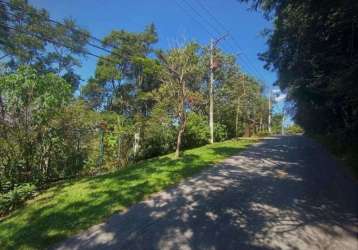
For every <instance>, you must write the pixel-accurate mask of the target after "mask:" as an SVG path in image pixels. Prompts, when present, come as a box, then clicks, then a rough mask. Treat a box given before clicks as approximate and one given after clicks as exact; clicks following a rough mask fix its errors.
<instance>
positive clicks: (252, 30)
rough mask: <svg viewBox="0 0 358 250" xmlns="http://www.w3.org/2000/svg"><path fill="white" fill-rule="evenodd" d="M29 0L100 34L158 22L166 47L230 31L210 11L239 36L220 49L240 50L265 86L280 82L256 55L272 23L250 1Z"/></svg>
mask: <svg viewBox="0 0 358 250" xmlns="http://www.w3.org/2000/svg"><path fill="white" fill-rule="evenodd" d="M30 3H31V4H33V5H34V6H35V7H38V8H45V9H46V10H47V11H49V13H50V15H51V17H52V18H54V19H56V20H62V19H63V18H65V17H71V18H73V19H74V20H75V21H76V22H77V24H78V25H79V26H81V27H82V28H85V29H87V30H89V31H90V32H91V33H92V35H94V36H96V37H98V38H103V37H104V36H106V35H107V34H109V33H110V32H111V31H112V30H114V29H117V30H119V29H125V30H128V31H134V32H139V31H142V30H143V29H144V27H145V26H146V25H147V24H149V23H152V22H153V23H154V24H155V25H156V27H157V32H158V35H159V42H158V44H157V45H156V46H157V47H160V48H164V49H166V48H170V47H172V46H173V44H174V43H176V42H183V41H188V40H195V41H197V42H200V43H201V44H208V43H209V41H210V38H211V37H214V38H215V37H218V36H220V35H222V34H225V33H226V31H225V30H224V29H223V28H222V26H220V25H218V24H217V23H216V22H215V21H214V20H215V19H213V18H212V16H210V15H209V14H208V12H207V11H209V12H210V13H211V14H212V15H213V16H215V17H216V19H217V20H218V21H219V22H220V23H221V24H223V26H224V27H225V28H226V30H228V31H230V34H231V35H232V36H233V37H234V39H235V40H236V42H234V41H233V40H232V39H230V38H227V39H225V40H224V41H223V42H221V43H220V44H219V47H220V48H222V49H223V50H224V51H226V52H231V53H234V54H238V53H239V55H238V63H239V64H240V65H241V66H242V68H243V70H244V71H246V72H247V73H250V74H251V75H255V76H256V77H258V78H260V79H262V80H264V81H265V85H266V86H271V85H272V83H273V82H274V81H275V80H276V74H275V73H274V72H269V71H266V70H265V69H263V62H261V61H260V60H258V58H257V54H258V53H259V52H262V51H265V49H266V45H265V39H264V38H263V37H262V36H261V35H260V32H261V31H262V30H263V29H264V28H270V27H271V24H270V23H269V22H268V21H267V20H265V19H264V18H263V16H262V15H261V13H257V12H255V11H251V10H249V6H248V5H246V4H242V3H239V2H238V1H237V0H225V1H223V0H171V1H168V0H151V1H148V0H147V1H145V0H117V1H116V0H76V1H74V0H61V1H52V0H51V1H50V0H30ZM203 6H204V7H205V8H204V7H203ZM93 52H95V53H97V54H100V53H101V52H99V51H95V50H93ZM96 60H97V58H94V57H91V56H88V58H87V59H84V60H83V62H82V65H83V67H81V68H80V69H79V71H78V72H79V73H80V74H81V77H82V78H83V79H88V78H89V76H90V75H91V74H93V72H94V69H95V64H96Z"/></svg>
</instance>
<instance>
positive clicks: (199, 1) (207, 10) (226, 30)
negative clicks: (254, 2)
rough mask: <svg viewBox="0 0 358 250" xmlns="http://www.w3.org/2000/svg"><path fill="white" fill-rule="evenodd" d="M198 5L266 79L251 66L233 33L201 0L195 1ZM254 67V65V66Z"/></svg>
mask: <svg viewBox="0 0 358 250" xmlns="http://www.w3.org/2000/svg"><path fill="white" fill-rule="evenodd" d="M195 1H196V2H197V3H198V5H200V7H201V8H202V9H203V10H204V11H205V12H206V13H207V14H208V15H209V16H210V17H211V18H212V19H213V20H214V22H215V23H216V25H217V26H218V27H220V28H221V29H223V30H224V31H225V32H227V33H228V34H229V36H230V38H231V40H232V42H233V44H234V45H236V47H238V49H239V50H240V52H241V54H242V55H243V56H244V57H245V59H246V60H247V62H248V64H249V65H250V67H251V68H252V69H253V70H254V71H255V72H256V74H257V75H259V76H260V77H261V78H263V79H264V77H263V76H262V75H261V74H260V73H259V71H258V70H257V69H256V67H255V66H251V64H252V63H251V61H250V59H249V57H248V56H247V55H246V53H244V51H243V49H242V47H241V46H240V44H239V42H238V41H237V40H236V38H235V37H234V36H233V35H232V32H231V31H230V30H229V29H228V28H226V26H225V25H224V24H223V23H222V22H221V21H220V20H219V19H218V18H217V17H216V16H215V15H214V14H212V13H211V11H210V10H209V8H208V7H206V6H205V4H203V3H202V2H201V0H195ZM252 65H253V64H252Z"/></svg>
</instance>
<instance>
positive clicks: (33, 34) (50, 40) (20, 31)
mask: <svg viewBox="0 0 358 250" xmlns="http://www.w3.org/2000/svg"><path fill="white" fill-rule="evenodd" d="M0 26H2V27H4V28H7V29H10V30H14V31H15V32H19V33H23V34H26V35H30V36H34V37H36V38H38V39H40V40H42V41H46V42H49V43H52V44H54V45H56V46H60V47H64V48H68V49H70V50H76V49H75V48H73V47H71V46H69V45H67V44H64V43H61V42H58V41H54V40H52V39H50V38H46V37H43V36H41V35H38V34H36V33H32V34H31V32H26V31H24V30H18V29H16V28H15V27H10V26H8V25H4V24H1V23H0ZM81 53H83V54H87V55H90V56H93V57H96V58H99V59H103V60H107V61H109V62H112V63H117V62H115V61H113V60H111V59H109V58H106V57H103V56H99V55H96V54H94V53H91V52H89V51H81Z"/></svg>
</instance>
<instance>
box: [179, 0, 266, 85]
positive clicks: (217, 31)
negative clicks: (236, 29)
mask: <svg viewBox="0 0 358 250" xmlns="http://www.w3.org/2000/svg"><path fill="white" fill-rule="evenodd" d="M183 2H185V3H186V5H187V6H189V8H190V9H191V10H192V12H194V14H196V15H197V17H201V19H202V20H203V21H204V22H205V23H206V24H208V26H209V27H210V28H211V29H212V30H214V31H215V32H216V33H217V34H219V35H221V34H222V32H221V31H220V30H218V29H217V28H216V27H214V26H213V25H212V24H211V23H210V22H209V21H208V20H207V19H205V18H204V16H203V15H202V14H201V13H200V12H199V11H198V10H197V9H195V7H193V5H191V4H190V3H189V2H188V1H186V0H183ZM176 3H177V4H178V5H179V3H178V1H176ZM179 7H180V8H181V9H183V10H184V12H186V13H185V14H187V15H188V16H190V17H191V18H192V19H194V20H195V21H196V22H198V23H199V24H200V25H201V26H202V27H203V28H204V29H205V30H206V31H207V32H208V34H209V35H210V36H212V37H215V36H216V35H213V33H212V32H211V31H209V30H208V29H207V28H206V26H205V25H204V24H203V23H202V22H201V21H198V19H196V18H194V17H193V16H192V15H191V14H189V12H187V10H186V9H185V8H184V7H183V6H180V5H179ZM210 15H211V16H213V15H212V14H211V13H210ZM221 26H223V25H221ZM221 28H222V29H223V30H224V31H225V32H227V31H228V33H230V31H229V30H228V29H226V28H223V27H221ZM230 38H231V39H233V38H232V35H231V34H230ZM227 45H229V47H230V49H231V50H232V51H236V49H235V48H234V47H233V46H232V45H231V44H227ZM233 45H234V46H235V43H233ZM239 51H240V52H242V51H243V50H242V49H241V48H239ZM241 54H243V53H241ZM243 59H245V61H242V65H243V66H245V67H243V68H244V69H245V68H246V71H247V72H248V73H250V74H251V75H254V76H255V75H259V73H257V71H256V70H255V68H254V67H252V66H251V65H250V62H248V63H247V62H246V61H247V59H246V58H243ZM252 69H254V70H253V71H251V70H252ZM255 71H256V73H255ZM258 79H259V78H258Z"/></svg>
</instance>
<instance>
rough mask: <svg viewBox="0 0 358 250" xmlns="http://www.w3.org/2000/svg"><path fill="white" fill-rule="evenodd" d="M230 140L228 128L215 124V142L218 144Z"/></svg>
mask: <svg viewBox="0 0 358 250" xmlns="http://www.w3.org/2000/svg"><path fill="white" fill-rule="evenodd" d="M227 139H228V131H227V127H226V126H225V125H224V124H221V123H214V140H215V141H216V142H220V141H225V140H227Z"/></svg>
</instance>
